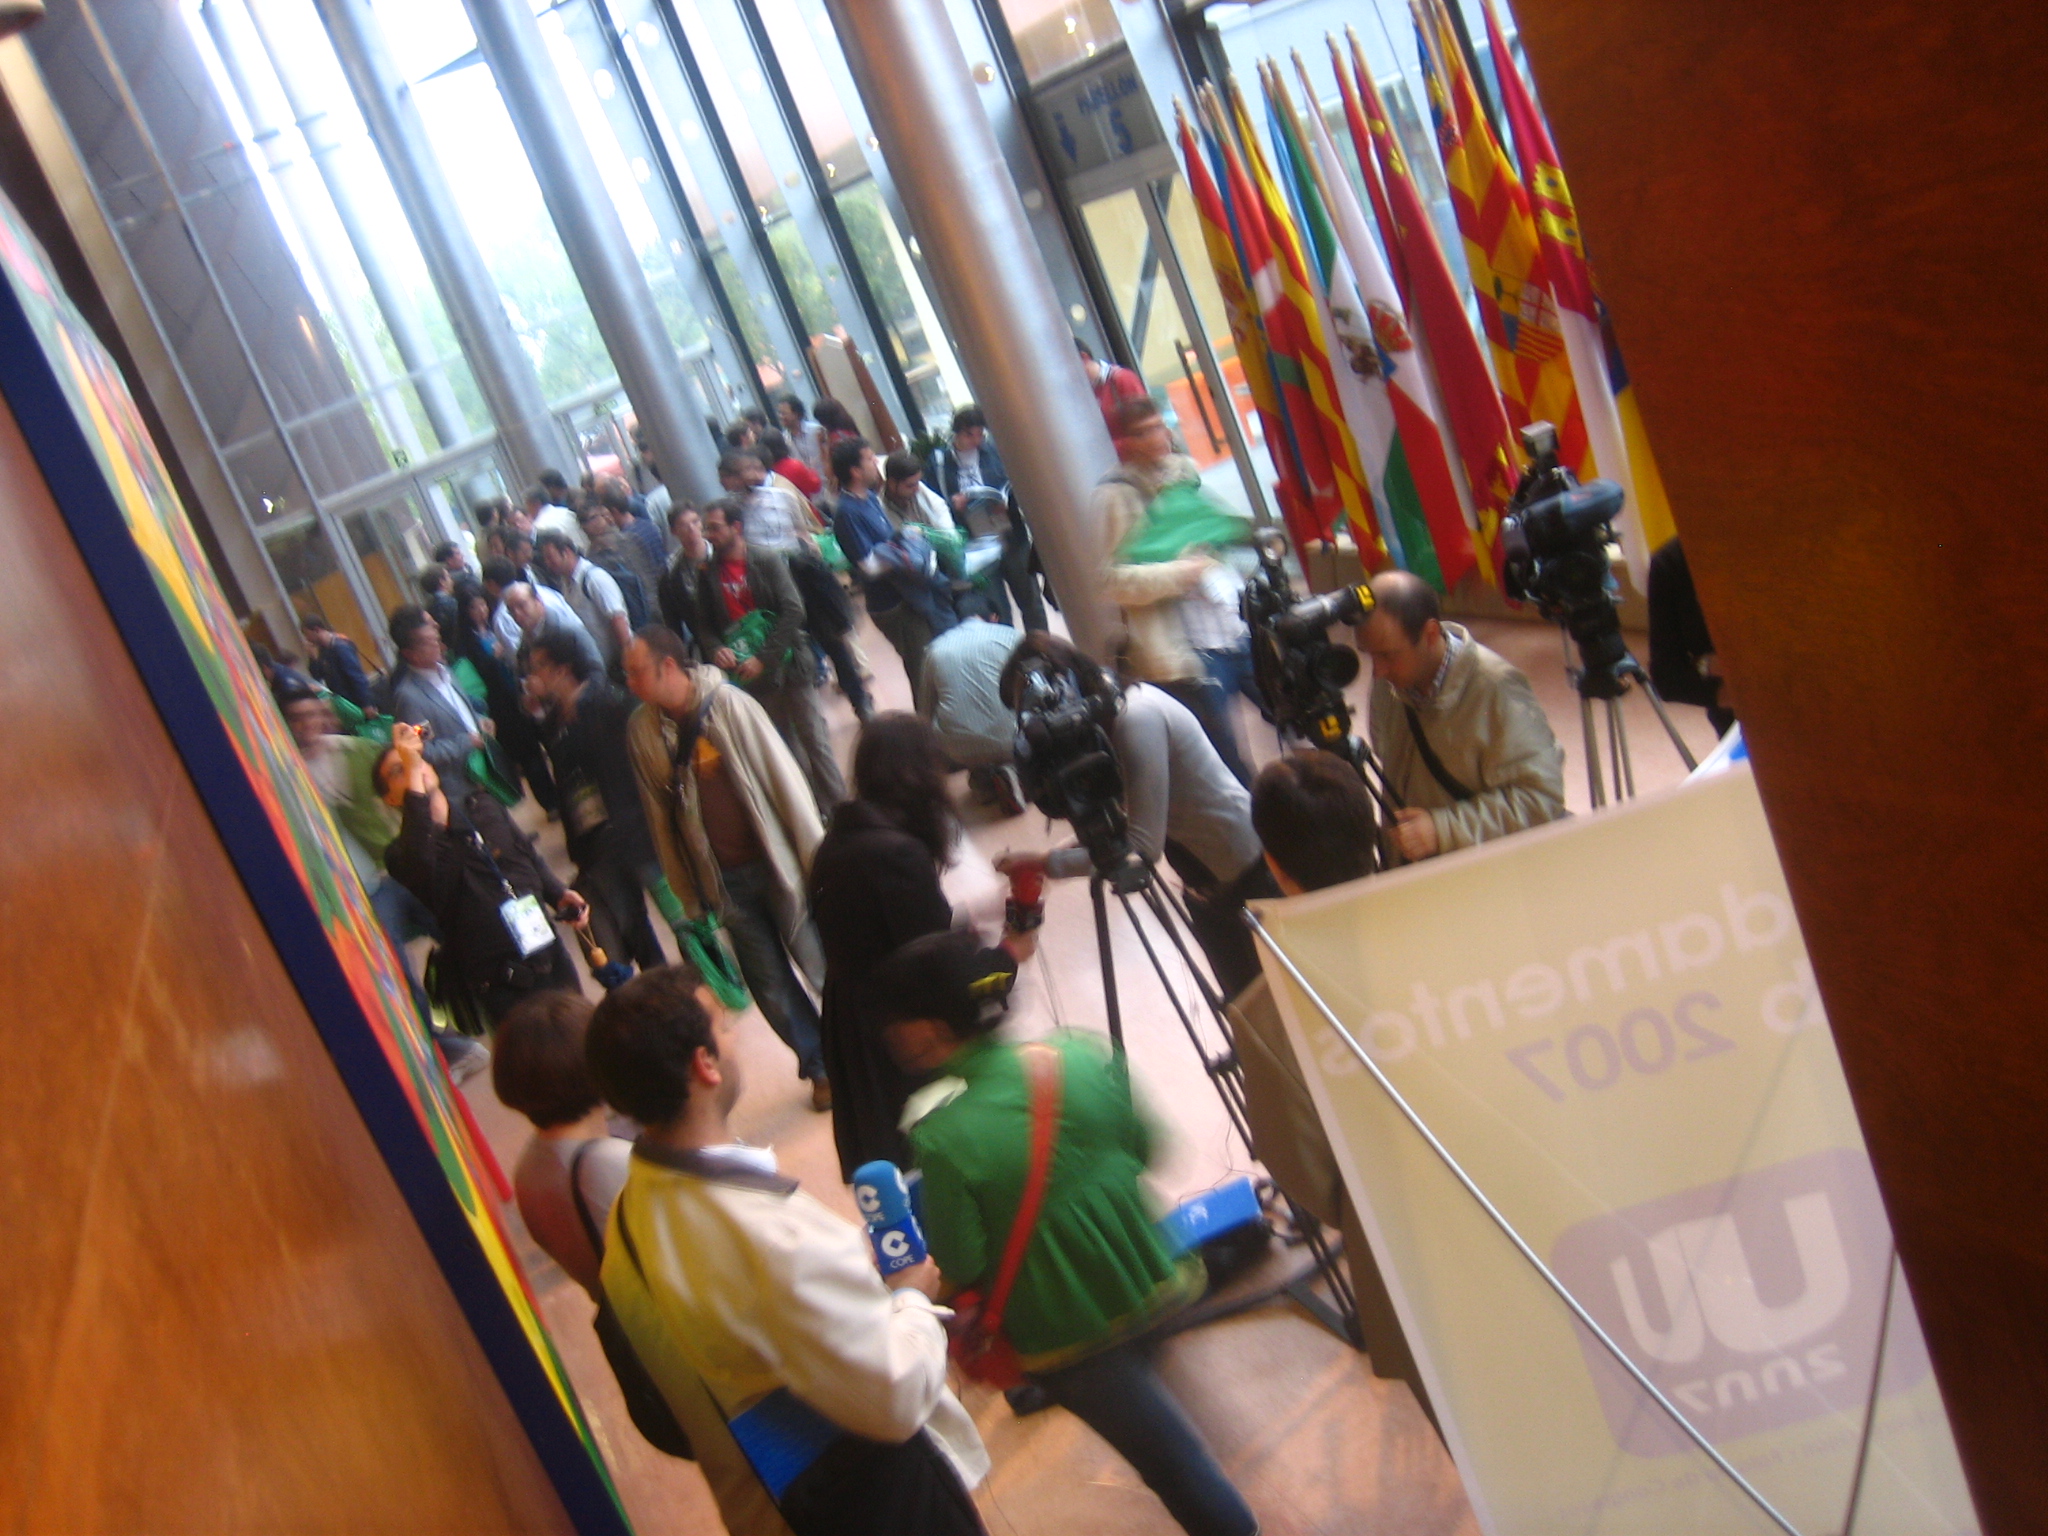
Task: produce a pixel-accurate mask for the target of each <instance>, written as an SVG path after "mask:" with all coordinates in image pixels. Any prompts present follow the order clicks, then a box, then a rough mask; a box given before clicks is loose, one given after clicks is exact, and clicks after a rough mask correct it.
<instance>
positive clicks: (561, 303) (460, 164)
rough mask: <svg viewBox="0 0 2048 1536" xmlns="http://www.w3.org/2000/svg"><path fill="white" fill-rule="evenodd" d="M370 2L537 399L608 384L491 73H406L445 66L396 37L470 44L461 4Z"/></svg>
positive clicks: (449, 0)
mask: <svg viewBox="0 0 2048 1536" xmlns="http://www.w3.org/2000/svg"><path fill="white" fill-rule="evenodd" d="M375 4H376V9H377V13H378V19H379V20H380V21H381V22H382V23H383V25H384V31H385V35H386V37H388V38H389V39H390V40H391V44H392V47H393V48H394V50H397V51H399V52H400V56H401V58H403V59H408V60H411V61H414V62H413V63H412V64H405V65H402V66H401V67H402V68H404V69H405V71H406V73H407V75H408V77H409V78H410V79H411V81H412V97H413V101H414V103H415V104H416V105H417V106H418V108H419V112H420V117H421V119H422V121H423V122H424V124H425V126H426V131H427V135H428V137H429V138H430V139H431V140H432V142H433V145H434V150H435V153H436V154H437V155H438V156H439V158H440V162H441V168H442V170H443V171H444V172H445V173H446V175H447V179H448V185H449V188H450V191H451V192H452V194H453V196H454V198H455V203H456V206H457V208H458V210H459V211H460V213H461V214H462V217H463V221H464V222H465V223H466V224H467V225H468V226H469V231H470V234H471V235H472V236H473V237H474V238H475V240H476V243H477V246H478V248H479V249H480V250H481V251H482V252H483V257H484V263H485V265H486V266H487V267H489V269H490V273H491V277H492V279H493V280H494V281H495V282H496V283H497V286H498V292H499V295H500V296H501V297H502V299H503V300H504V303H505V314H506V317H507V319H509V320H510V321H511V323H512V329H513V332H514V333H515V334H516V335H517V336H518V337H519V339H520V341H521V343H522V344H523V345H524V346H525V349H526V351H527V353H528V355H529V356H531V357H532V358H533V360H534V366H535V369H536V371H537V372H538V373H539V375H540V383H541V390H542V392H543V393H544V394H545V395H546V396H547V398H548V399H549V400H551V401H552V400H561V399H566V398H569V397H571V396H573V395H576V394H579V393H581V392H583V391H585V390H588V389H591V388H594V387H595V386H597V385H599V384H602V383H604V382H606V381H607V380H609V379H611V378H612V377H614V373H613V369H612V362H611V355H610V354H609V353H608V352H607V351H606V350H605V346H604V339H603V337H602V336H601V335H600V334H599V332H598V329H597V322H596V320H594V319H593V318H592V317H591V313H590V306H589V305H588V304H587V303H586V302H585V301H584V298H583V290H582V288H581V287H580V286H579V285H578V283H577V281H576V274H575V271H574V269H573V268H572V267H571V266H570V265H569V258H568V255H567V253H566V252H564V251H563V249H562V242H561V239H560V237H559V236H558V235H557V234H556V233H555V227H554V223H553V221H552V220H551V219H550V218H549V217H548V211H547V204H546V202H545V201H544V200H543V199H542V197H541V193H540V183H539V182H538V181H537V180H536V179H535V177H534V174H533V169H532V167H531V166H530V165H529V164H528V162H527V159H526V151H525V148H524V146H523V145H522V144H521V143H520V141H519V133H518V130H517V129H515V128H514V127H513V126H512V117H511V114H510V113H508V112H507V111H506V110H505V103H504V99H503V98H502V97H501V96H500V95H499V94H498V87H497V82H496V81H494V80H493V79H492V78H491V72H490V70H489V69H488V68H487V67H486V66H485V65H484V63H483V61H482V60H481V59H480V58H476V57H474V56H470V57H468V58H467V60H466V61H465V62H460V64H459V67H455V68H450V69H447V70H446V72H445V73H441V74H436V75H433V76H431V77H428V78H421V77H420V76H418V75H414V74H413V73H412V70H413V67H415V65H416V64H417V63H420V62H426V61H431V62H426V67H427V68H429V69H439V68H441V67H442V66H444V65H447V64H449V63H450V59H449V58H448V57H441V56H439V55H440V53H441V49H440V48H439V47H436V48H433V49H428V48H426V47H424V46H423V45H421V44H420V43H419V42H418V41H417V40H416V39H415V40H413V41H412V42H411V43H410V44H409V45H408V46H404V47H403V48H401V43H400V39H401V38H402V37H404V36H405V34H407V33H408V32H410V31H412V30H413V29H415V28H416V27H420V28H425V29H427V30H429V31H431V32H432V33H433V35H434V36H435V37H436V38H437V40H438V41H439V42H441V43H447V42H453V41H456V40H458V39H469V38H470V33H469V29H468V23H467V22H466V21H464V22H462V23H461V24H460V26H459V28H458V27H457V25H456V24H455V21H454V20H453V19H451V18H450V17H448V16H447V15H446V14H445V13H446V12H449V11H453V12H455V13H456V15H457V16H458V17H459V15H460V12H461V7H460V5H458V4H456V3H455V0H427V3H421V0H375ZM473 46H474V43H473V39H472V40H470V41H469V42H466V43H465V45H464V48H463V49H462V50H459V51H458V52H457V54H456V55H455V56H454V57H455V59H457V60H462V59H463V56H464V53H466V51H467V49H468V48H470V47H473ZM643 217H644V215H643Z"/></svg>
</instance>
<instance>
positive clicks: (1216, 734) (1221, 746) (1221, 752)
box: [1152, 675, 1252, 789]
mask: <svg viewBox="0 0 2048 1536" xmlns="http://www.w3.org/2000/svg"><path fill="white" fill-rule="evenodd" d="M1152 686H1153V687H1154V688H1157V689H1158V690H1159V691H1160V692H1161V693H1166V694H1171V695H1172V696H1173V697H1174V698H1176V699H1179V700H1180V701H1181V703H1183V704H1185V705H1187V707H1188V712H1189V713H1190V714H1192V715H1193V716H1194V717H1195V721H1196V723H1197V724H1198V725H1200V726H1201V727H1202V734H1203V735H1204V736H1206V737H1208V738H1209V745H1210V746H1212V747H1214V748H1215V749H1216V755H1217V756H1218V757H1220V758H1222V759H1223V766H1224V767H1226V768H1228V769H1229V770H1230V776H1231V777H1232V778H1234V779H1236V780H1237V782H1238V783H1240V784H1242V785H1244V786H1245V787H1246V788H1247V789H1249V788H1250V787H1251V782H1252V776H1251V771H1250V770H1249V769H1247V768H1246V767H1245V765H1244V753H1243V751H1242V750H1240V748H1239V747H1238V744H1237V724H1236V722H1235V720H1233V719H1232V715H1231V708H1232V706H1231V703H1230V700H1229V699H1228V698H1227V697H1226V696H1225V695H1224V692H1223V689H1222V687H1221V685H1219V684H1218V683H1217V682H1216V680H1215V679H1214V678H1213V677H1209V676H1206V675H1205V676H1202V677H1176V678H1172V679H1169V680H1168V681H1166V682H1163V683H1160V682H1155V683H1153V684H1152Z"/></svg>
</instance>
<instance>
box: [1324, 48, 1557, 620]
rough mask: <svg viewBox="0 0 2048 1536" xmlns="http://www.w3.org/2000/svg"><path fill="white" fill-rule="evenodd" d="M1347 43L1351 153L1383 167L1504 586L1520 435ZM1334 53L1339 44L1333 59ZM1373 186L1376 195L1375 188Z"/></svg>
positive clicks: (1422, 317)
mask: <svg viewBox="0 0 2048 1536" xmlns="http://www.w3.org/2000/svg"><path fill="white" fill-rule="evenodd" d="M1350 42H1351V69H1350V71H1349V72H1348V74H1347V72H1346V71H1345V69H1344V68H1343V67H1342V63H1341V61H1340V62H1339V66H1338V69H1337V84H1338V87H1339V89H1341V90H1342V91H1343V94H1344V115H1345V118H1346V121H1347V122H1348V123H1349V125H1350V128H1351V146H1352V148H1353V149H1354V150H1356V151H1357V153H1358V163H1359V164H1360V165H1361V166H1364V167H1368V168H1371V167H1373V166H1375V165H1376V166H1377V169H1378V180H1379V182H1380V183H1381V185H1382V187H1383V190H1384V194H1385V196H1384V206H1382V202H1381V200H1380V199H1375V200H1374V208H1375V211H1377V212H1379V216H1380V233H1381V235H1382V237H1383V239H1384V242H1385V244H1386V248H1387V255H1388V257H1389V261H1388V265H1389V266H1391V267H1392V268H1393V271H1394V278H1395V281H1396V283H1397V284H1398V285H1399V287H1400V289H1401V296H1402V298H1403V299H1404V300H1405V301H1406V303H1407V306H1408V316H1409V319H1410V320H1411V321H1412V322H1413V323H1414V324H1415V327H1416V330H1417V333H1418V335H1419V337H1420V339H1421V342H1422V345H1423V350H1424V351H1426V352H1427V354H1428V363H1429V371H1430V372H1431V373H1432V374H1433V375H1434V376H1435V379H1436V393H1437V396H1438V398H1439V399H1440V400H1441V402H1442V405H1443V414H1444V422H1445V424H1446V425H1447V426H1448V427H1449V428H1450V432H1451V442H1452V445H1453V446H1455V447H1456V449H1457V462H1458V465H1459V467H1460V468H1461V469H1462V470H1463V473H1464V486H1465V490H1466V493H1467V494H1468V495H1469V496H1470V498H1471V512H1472V520H1473V524H1474V536H1475V537H1476V539H1477V541H1478V544H1479V554H1480V564H1479V569H1480V571H1481V572H1482V573H1483V574H1484V575H1485V576H1486V578H1487V580H1489V581H1490V582H1492V583H1493V584H1494V585H1495V586H1498V585H1499V584H1500V539H1499V533H1500V520H1501V515H1502V514H1503V513H1504V512H1506V510H1507V505H1508V500H1509V498H1510V497H1512V496H1513V495H1514V492H1515V481H1516V480H1517V479H1518V478H1519V476H1520V468H1519V466H1520V463H1521V459H1520V455H1519V454H1518V453H1517V451H1516V447H1515V434H1514V429H1513V428H1512V427H1510V426H1509V425H1508V418H1507V412H1506V411H1505V409H1503V407H1502V404H1501V396H1500V391H1499V390H1498V389H1497V388H1495V387H1494V382H1493V375H1491V374H1490V373H1488V372H1487V371H1486V358H1485V356H1484V355H1483V354H1482V353H1481V351H1480V342H1479V338H1478V337H1477V336H1475V335H1474V334H1473V333H1472V322H1471V321H1470V320H1469V319H1468V318H1467V317H1466V311H1465V297H1464V293H1463V291H1462V290H1461V289H1460V287H1459V285H1458V281H1457V279H1456V278H1455V277H1453V276H1452V275H1451V268H1450V264H1449V263H1448V262H1447V261H1446V260H1445V259H1444V253H1443V248H1442V247H1441V246H1439V245H1438V244H1437V241H1436V230H1435V228H1434V226H1433V225H1432V224H1431V223H1430V219H1429V214H1428V212H1427V210H1426V208H1425V206H1424V204H1423V201H1422V194H1421V193H1420V192H1419V191H1418V190H1417V189H1416V186H1415V178H1414V176H1413V174H1412V173H1411V172H1410V170H1409V168H1408V159H1407V156H1406V155H1404V154H1403V153H1402V152H1401V141H1400V140H1399V139H1398V138H1396V137H1395V135H1394V129H1393V124H1392V122H1391V120H1390V119H1389V118H1388V116H1387V110H1386V107H1385V106H1384V105H1382V104H1381V102H1380V94H1379V90H1378V88H1377V87H1376V86H1374V84H1373V81H1372V70H1371V68H1370V67H1369V66H1368V65H1367V64H1366V61H1365V50H1364V48H1363V47H1361V46H1360V44H1359V41H1358V35H1357V34H1356V33H1353V34H1351V38H1350ZM1334 48H1335V45H1334V43H1333V44H1332V51H1333V52H1334ZM1367 179H1368V184H1369V185H1370V183H1371V181H1372V179H1373V178H1371V177H1368V178H1367Z"/></svg>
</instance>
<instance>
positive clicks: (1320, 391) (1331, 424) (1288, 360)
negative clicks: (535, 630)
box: [1209, 82, 1387, 570]
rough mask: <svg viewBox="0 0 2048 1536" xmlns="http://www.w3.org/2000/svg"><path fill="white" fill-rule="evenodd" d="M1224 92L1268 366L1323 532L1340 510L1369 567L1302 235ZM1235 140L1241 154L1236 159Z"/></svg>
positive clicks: (1235, 103) (1371, 560) (1351, 451)
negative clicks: (1320, 472) (1256, 244)
mask: <svg viewBox="0 0 2048 1536" xmlns="http://www.w3.org/2000/svg"><path fill="white" fill-rule="evenodd" d="M1230 92H1231V107H1232V114H1233V117H1234V122H1235V127H1236V135H1235V143H1233V142H1232V136H1231V135H1230V134H1229V133H1222V134H1220V135H1219V137H1220V138H1221V140H1222V142H1223V150H1224V155H1225V158H1226V161H1227V163H1228V164H1229V168H1230V179H1231V183H1232V200H1233V201H1234V202H1235V204H1236V206H1237V210H1238V215H1239V223H1240V226H1241V230H1242V232H1243V234H1244V237H1245V257H1246V260H1245V266H1246V268H1247V269H1248V270H1249V271H1250V272H1251V273H1252V274H1253V283H1252V288H1253V291H1254V292H1255V293H1256V294H1257V295H1258V298H1259V304H1260V309H1261V312H1262V314H1263V316H1264V320H1265V326H1266V339H1267V341H1268V342H1269V343H1270V344H1271V346H1272V349H1273V368H1274V373H1275V376H1276V380H1277V382H1278V383H1279V384H1280V386H1281V391H1282V395H1283V397H1284V398H1285V400H1286V405H1287V415H1288V419H1289V420H1290V421H1291V422H1292V423H1293V424H1294V429H1295V439H1296V441H1297V443H1298V444H1299V445H1300V448H1301V453H1302V461H1303V465H1304V467H1305V468H1307V469H1308V471H1309V475H1310V479H1311V482H1312V485H1315V486H1316V488H1317V489H1318V490H1321V489H1322V488H1323V487H1327V491H1328V494H1327V496H1326V497H1325V496H1321V495H1319V496H1318V497H1317V500H1316V512H1317V517H1318V520H1319V522H1320V523H1321V529H1322V532H1321V536H1322V537H1323V538H1325V539H1327V538H1330V537H1332V536H1333V534H1334V532H1335V528H1336V523H1337V519H1338V518H1339V517H1340V516H1341V517H1342V518H1343V519H1344V520H1345V521H1346V522H1348V523H1350V524H1351V525H1352V527H1353V528H1354V529H1355V530H1357V538H1358V547H1359V554H1360V556H1361V558H1362V559H1363V560H1364V561H1365V563H1366V566H1367V568H1368V569H1372V570H1377V569H1379V567H1380V566H1381V565H1383V564H1384V563H1385V562H1386V558H1387V556H1386V546H1385V544H1384V543H1383V542H1382V540H1381V539H1380V536H1379V530H1378V527H1377V525H1376V523H1375V521H1374V518H1373V513H1372V495H1371V492H1370V491H1369V490H1367V489H1366V479H1365V470H1364V468H1363V466H1362V465H1361V464H1360V463H1359V459H1358V445H1357V443H1356V442H1355V441H1353V439H1352V436H1351V431H1350V428H1349V427H1348V426H1347V425H1346V423H1345V420H1344V408H1343V406H1342V405H1341V404H1340V403H1339V402H1338V399H1337V383H1336V378H1335V376H1334V375H1333V374H1332V373H1331V371H1330V357H1329V352H1328V350H1327V349H1326V348H1325V347H1324V345H1323V339H1322V326H1321V323H1320V321H1319V320H1318V317H1317V312H1316V300H1315V293H1314V290H1313V289H1311V287H1310V286H1309V280H1308V268H1307V265H1306V259H1305V257H1304V256H1303V254H1302V248H1301V238H1300V236H1299V234H1298V233H1297V232H1296V230H1295V228H1294V221H1293V219H1292V217H1291V216H1290V215H1289V213H1288V211H1287V204H1286V200H1285V198H1284V196H1283V194H1282V193H1281V191H1280V187H1279V184H1278V183H1277V182H1276V181H1274V179H1273V174H1272V172H1271V170H1270V169H1269V168H1268V167H1267V165H1266V161H1265V156H1264V155H1263V154H1262V153H1261V151H1260V148H1259V140H1258V135H1257V134H1256V133H1255V132H1254V131H1253V129H1252V123H1251V116H1250V114H1249V113H1248V112H1247V111H1246V110H1245V105H1244V98H1243V96H1242V95H1241V94H1240V93H1239V92H1238V90H1237V87H1236V84H1235V82H1232V83H1231V86H1230ZM1209 104H1210V108H1211V110H1212V111H1213V112H1214V113H1215V114H1216V116H1217V118H1218V119H1219V123H1220V122H1221V119H1222V116H1223V114H1222V108H1221V105H1220V103H1218V102H1217V101H1216V99H1215V97H1214V96H1213V94H1212V95H1211V97H1210V98H1209ZM1240 147H1241V148H1242V153H1243V159H1242V160H1240V159H1239V158H1238V153H1239V148H1240ZM1254 230H1257V231H1258V240H1259V241H1260V243H1261V249H1259V250H1258V251H1257V252H1256V254H1255V253H1254V250H1253V231H1254ZM1318 456H1320V458H1321V461H1322V466H1323V469H1324V472H1325V473H1326V474H1327V476H1328V478H1327V480H1323V481H1320V482H1318V480H1317V476H1316V466H1315V464H1314V462H1313V461H1314V460H1315V459H1316V458H1317V457H1318Z"/></svg>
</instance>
